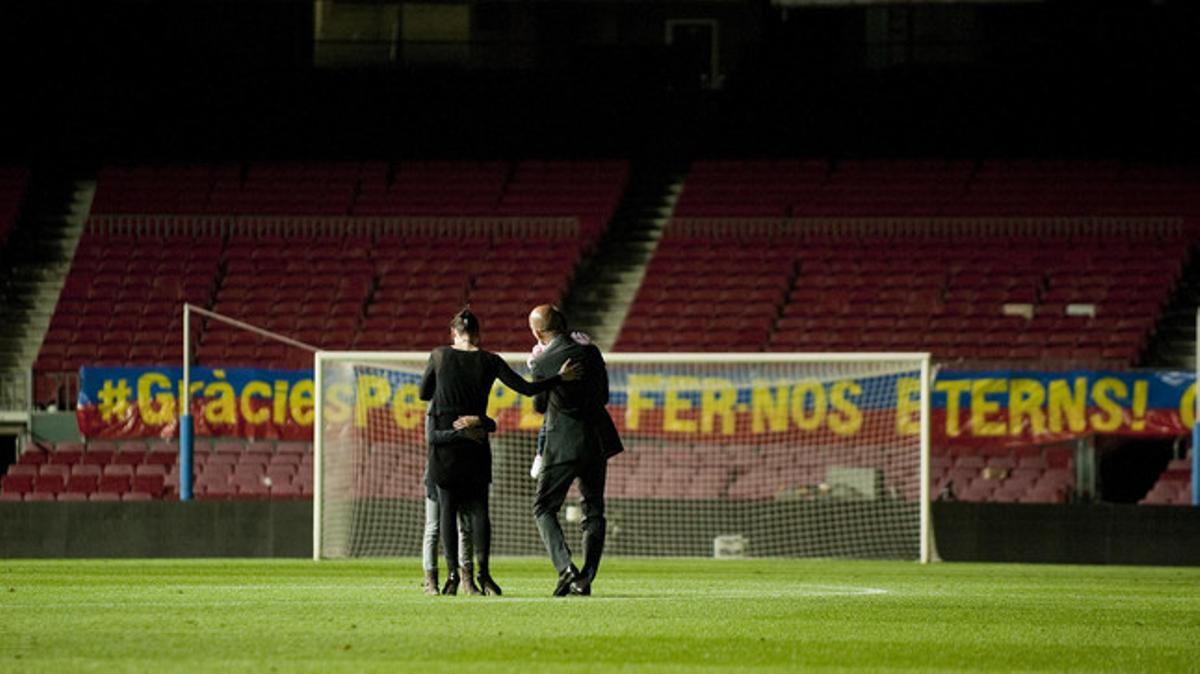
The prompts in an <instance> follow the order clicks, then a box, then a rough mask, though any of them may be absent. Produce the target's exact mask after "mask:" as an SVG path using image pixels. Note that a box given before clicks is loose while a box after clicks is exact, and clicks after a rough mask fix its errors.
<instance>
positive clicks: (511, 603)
mask: <svg viewBox="0 0 1200 674" xmlns="http://www.w3.org/2000/svg"><path fill="white" fill-rule="evenodd" d="M443 574H444V570H443ZM420 575H421V574H420V569H419V563H418V562H417V561H416V560H411V559H407V560H382V561H349V562H321V563H313V562H310V561H302V560H287V561H244V560H203V561H15V560H12V561H2V560H0V671H6V672H25V671H30V672H41V671H45V672H72V671H103V672H113V671H123V672H141V671H145V672H164V671H214V672H290V671H312V672H326V671H346V672H359V671H381V672H397V671H410V672H422V673H430V672H496V671H502V672H521V673H522V674H533V673H535V672H570V673H572V674H578V673H584V672H749V671H755V672H771V671H779V672H783V671H788V672H791V671H937V672H968V671H980V672H1016V671H1053V672H1064V671H1072V672H1200V568H1182V569H1181V568H1130V567H1080V566H1012V565H983V564H971V565H966V564H934V565H930V566H924V567H922V566H919V565H917V564H915V563H892V562H851V561H795V560H747V561H715V560H702V559H695V560H693V559H686V560H685V559H658V560H654V559H650V560H647V559H636V560H635V559H608V560H605V563H604V566H603V569H602V575H601V577H600V578H599V580H598V581H597V583H596V585H595V595H594V596H592V597H590V598H568V599H553V598H550V597H549V596H548V595H549V593H550V591H551V589H552V587H553V585H554V575H553V572H552V570H551V569H550V566H549V563H548V562H547V561H546V560H543V559H499V560H497V561H496V562H495V564H494V575H495V576H496V578H497V580H498V581H499V582H500V584H501V585H502V586H503V588H504V590H505V596H503V597H499V598H487V597H464V596H458V597H426V596H424V595H422V594H421V593H420V591H419V581H420Z"/></svg>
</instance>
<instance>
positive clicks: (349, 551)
mask: <svg viewBox="0 0 1200 674" xmlns="http://www.w3.org/2000/svg"><path fill="white" fill-rule="evenodd" d="M504 357H505V358H506V359H507V360H508V361H509V362H510V363H511V364H512V365H513V367H514V369H516V370H517V371H518V372H524V371H525V365H524V361H525V358H526V356H525V355H524V354H504ZM427 360H428V354H426V353H367V352H318V353H317V354H316V356H315V373H314V377H315V384H316V391H317V404H316V418H315V428H314V451H315V464H316V474H315V476H314V477H315V481H314V494H315V499H314V508H313V556H314V558H315V559H321V558H343V557H371V556H413V555H417V554H419V552H420V541H421V529H422V523H423V507H424V506H423V500H424V494H425V491H424V487H423V483H422V475H423V471H424V468H425V462H426V445H425V441H424V414H425V407H424V405H423V403H421V401H420V400H419V399H418V382H419V380H420V377H421V374H422V372H423V371H424V367H425V364H426V362H427ZM606 361H607V363H608V374H609V381H610V391H611V393H610V401H609V411H610V413H611V414H612V416H613V419H614V421H615V422H616V423H617V426H618V428H619V429H620V430H621V435H622V438H623V440H624V442H625V447H626V451H625V452H624V453H623V454H620V455H618V456H616V457H615V458H613V459H612V460H611V461H610V462H609V466H608V483H607V489H606V492H605V493H606V514H607V519H608V540H607V546H606V551H607V552H608V553H610V554H616V555H636V556H668V555H669V556H716V557H740V556H749V557H834V558H869V559H912V560H920V561H923V562H924V561H930V560H932V559H934V558H935V557H936V555H935V551H934V545H933V538H932V535H931V524H930V512H929V501H930V494H929V477H928V476H929V391H930V376H931V375H930V363H929V356H928V354H889V353H880V354H870V353H850V354H836V353H820V354H656V353H641V354H608V355H607V356H606ZM488 410H489V415H490V416H492V417H493V418H495V419H496V420H497V423H498V424H499V429H498V431H497V432H496V433H495V434H494V435H493V436H492V442H491V445H492V452H493V457H494V458H493V477H492V479H493V481H492V491H491V516H492V530H493V544H492V549H493V551H494V553H495V554H498V555H540V554H544V549H543V548H542V544H541V541H540V539H539V537H538V533H537V528H536V526H535V524H534V520H533V516H532V512H531V505H532V503H533V496H534V487H535V480H534V479H533V478H531V477H530V472H529V470H530V463H531V461H532V460H533V457H534V454H535V447H536V437H537V430H538V428H539V427H540V425H541V417H540V416H539V415H537V414H536V413H535V412H534V410H533V401H532V400H531V399H529V398H525V397H522V396H519V395H517V394H516V393H515V392H513V391H511V390H509V389H507V388H505V387H503V386H502V385H500V384H497V385H496V386H495V388H493V390H492V392H491V401H490V405H489V408H488ZM578 503H579V501H578V494H577V493H576V492H575V490H574V488H573V489H572V492H571V494H570V495H569V496H568V499H567V503H566V505H565V506H564V508H563V512H562V513H561V515H560V516H561V517H562V519H563V525H564V528H565V529H566V530H567V531H568V532H569V531H571V530H572V526H573V525H574V524H575V523H576V522H578V520H579V518H580V515H581V513H580V508H579V506H578ZM568 540H570V539H568Z"/></svg>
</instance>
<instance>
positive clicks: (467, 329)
mask: <svg viewBox="0 0 1200 674" xmlns="http://www.w3.org/2000/svg"><path fill="white" fill-rule="evenodd" d="M450 327H451V328H453V329H454V331H455V332H461V333H464V334H467V335H478V334H479V318H478V317H477V316H475V314H473V313H471V309H470V308H469V307H467V308H464V309H463V310H462V311H459V312H458V313H457V314H454V318H451V319H450Z"/></svg>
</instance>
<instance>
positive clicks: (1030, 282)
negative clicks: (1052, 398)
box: [618, 160, 1200, 367]
mask: <svg viewBox="0 0 1200 674" xmlns="http://www.w3.org/2000/svg"><path fill="white" fill-rule="evenodd" d="M674 215H675V219H674V221H673V222H672V223H671V224H670V225H669V227H668V230H667V232H666V234H665V236H664V238H663V239H662V241H661V243H660V245H659V248H658V250H657V251H656V254H655V256H654V257H653V259H652V260H651V262H650V264H649V266H648V268H647V273H646V277H645V280H644V281H643V283H642V286H641V288H640V290H639V292H638V294H637V296H636V299H635V301H634V303H633V305H632V307H631V309H630V312H629V315H628V316H629V317H628V319H627V320H626V322H625V324H624V325H623V329H622V332H621V335H620V337H619V339H618V349H619V350H631V351H654V350H661V349H666V348H670V349H675V350H691V351H728V350H738V351H760V350H769V351H795V350H799V351H856V350H865V351H897V350H898V351H912V350H928V351H930V352H932V353H933V354H934V356H935V357H936V358H938V359H939V360H943V361H945V360H956V361H987V362H989V363H991V364H995V363H997V362H1005V361H1012V362H1017V363H1029V362H1032V361H1038V362H1052V363H1055V364H1059V365H1070V364H1077V365H1081V364H1087V365H1099V366H1104V367H1125V366H1129V365H1132V364H1134V363H1136V362H1137V360H1138V359H1139V357H1140V355H1141V352H1142V351H1143V350H1144V348H1145V346H1146V343H1147V340H1148V338H1149V336H1150V335H1151V333H1152V331H1153V328H1154V325H1155V321H1156V319H1157V318H1158V316H1159V314H1160V312H1161V311H1162V309H1163V308H1164V307H1165V305H1166V302H1167V301H1168V299H1169V297H1170V293H1171V291H1172V289H1173V288H1174V285H1175V283H1176V282H1177V281H1178V279H1179V277H1180V273H1181V271H1182V269H1183V265H1184V263H1185V261H1186V260H1187V259H1188V255H1189V253H1190V249H1191V246H1192V244H1193V243H1194V236H1193V234H1192V233H1191V230H1190V229H1189V227H1190V223H1192V222H1194V218H1195V217H1196V216H1197V215H1200V176H1196V175H1194V174H1192V173H1189V172H1186V171H1185V172H1169V171H1158V170H1151V169H1148V168H1139V167H1124V168H1122V167H1121V166H1120V165H1117V164H1110V163H1104V162H1091V163H1089V162H1032V161H1030V162H1001V161H993V162H985V163H983V164H981V165H979V166H976V165H975V164H973V163H970V162H945V161H860V162H840V163H836V164H833V163H829V162H825V161H823V160H794V161H708V162H697V163H695V164H693V166H692V169H691V172H690V173H689V174H688V176H687V179H686V181H685V183H684V189H683V192H682V193H681V196H680V199H679V203H678V204H677V206H676V209H675V213H674ZM1093 218H1101V219H1102V220H1092V219H1093ZM1163 218H1166V219H1167V220H1169V221H1170V222H1171V224H1167V225H1166V226H1164V224H1163V223H1164V220H1162V219H1163ZM647 327H663V328H669V329H666V330H646V329H645V328H647Z"/></svg>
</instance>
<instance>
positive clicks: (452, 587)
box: [442, 570, 459, 594]
mask: <svg viewBox="0 0 1200 674" xmlns="http://www.w3.org/2000/svg"><path fill="white" fill-rule="evenodd" d="M458 581H459V577H458V571H457V570H452V571H450V575H448V576H446V584H445V585H443V586H442V594H458Z"/></svg>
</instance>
